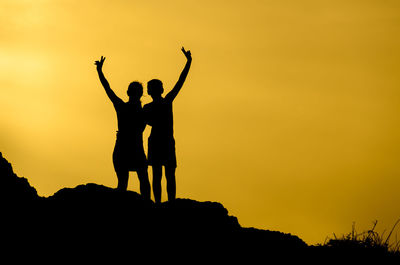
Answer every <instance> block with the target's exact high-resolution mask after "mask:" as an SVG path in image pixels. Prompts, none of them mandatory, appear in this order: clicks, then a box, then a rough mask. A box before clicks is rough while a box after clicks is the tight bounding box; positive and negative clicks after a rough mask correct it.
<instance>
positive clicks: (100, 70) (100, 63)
mask: <svg viewBox="0 0 400 265" xmlns="http://www.w3.org/2000/svg"><path fill="white" fill-rule="evenodd" d="M105 59H106V57H103V56H101V58H100V61H95V63H94V64H95V65H96V69H97V73H98V74H99V78H100V82H101V84H102V85H103V87H104V90H105V91H106V93H107V96H108V97H109V98H110V100H111V101H112V103H113V104H114V105H115V104H117V103H120V102H122V99H120V98H119V97H118V96H117V95H116V94H115V93H114V91H112V89H111V87H110V84H109V83H108V81H107V79H106V78H105V76H104V74H103V63H104V60H105Z"/></svg>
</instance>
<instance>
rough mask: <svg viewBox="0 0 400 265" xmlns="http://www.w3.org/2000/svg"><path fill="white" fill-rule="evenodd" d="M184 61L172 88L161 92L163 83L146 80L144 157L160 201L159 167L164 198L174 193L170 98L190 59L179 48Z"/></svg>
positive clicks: (173, 198) (178, 86) (187, 53)
mask: <svg viewBox="0 0 400 265" xmlns="http://www.w3.org/2000/svg"><path fill="white" fill-rule="evenodd" d="M182 52H183V54H184V55H185V56H186V59H187V62H186V65H185V67H184V68H183V71H182V73H181V75H180V77H179V80H178V82H177V83H176V85H175V86H174V88H173V89H172V90H171V91H170V92H169V93H168V94H167V95H166V96H165V97H162V94H163V92H164V88H163V84H162V82H161V81H160V80H158V79H153V80H150V81H149V82H148V83H147V93H148V94H149V95H150V96H151V97H152V99H153V101H152V102H150V103H149V104H146V105H144V107H143V110H144V112H145V117H146V122H147V123H148V124H149V125H150V126H151V133H150V136H149V139H148V153H147V159H148V162H149V164H150V165H151V166H152V168H153V193H154V200H155V202H156V203H160V202H161V178H162V167H163V166H164V168H165V177H166V180H167V194H168V201H172V200H175V197H176V181H175V169H176V165H177V163H176V154H175V139H174V128H173V113H172V102H173V101H174V99H175V97H176V96H177V95H178V93H179V91H180V89H181V88H182V86H183V83H184V82H185V79H186V76H187V74H188V72H189V69H190V65H191V63H192V56H191V53H190V51H185V49H184V48H182Z"/></svg>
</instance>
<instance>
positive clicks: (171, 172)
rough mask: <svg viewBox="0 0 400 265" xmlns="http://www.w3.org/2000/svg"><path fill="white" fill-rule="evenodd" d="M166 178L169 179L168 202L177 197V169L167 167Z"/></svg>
mask: <svg viewBox="0 0 400 265" xmlns="http://www.w3.org/2000/svg"><path fill="white" fill-rule="evenodd" d="M165 178H166V179H167V193H168V201H173V200H175V197H176V181H175V167H169V166H165Z"/></svg>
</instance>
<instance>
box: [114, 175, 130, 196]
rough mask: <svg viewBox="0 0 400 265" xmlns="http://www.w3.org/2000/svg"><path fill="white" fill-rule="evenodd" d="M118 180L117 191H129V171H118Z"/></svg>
mask: <svg viewBox="0 0 400 265" xmlns="http://www.w3.org/2000/svg"><path fill="white" fill-rule="evenodd" d="M116 173H117V178H118V187H117V190H120V191H126V190H127V189H128V178H129V171H128V170H118V171H116Z"/></svg>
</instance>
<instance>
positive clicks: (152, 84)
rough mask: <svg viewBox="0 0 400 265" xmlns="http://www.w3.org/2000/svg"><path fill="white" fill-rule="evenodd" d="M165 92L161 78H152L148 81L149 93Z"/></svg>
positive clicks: (159, 93)
mask: <svg viewBox="0 0 400 265" xmlns="http://www.w3.org/2000/svg"><path fill="white" fill-rule="evenodd" d="M163 92H164V88H163V83H162V82H161V80H158V79H152V80H150V81H149V82H147V93H148V94H149V95H150V96H152V95H161V94H162V93H163Z"/></svg>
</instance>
